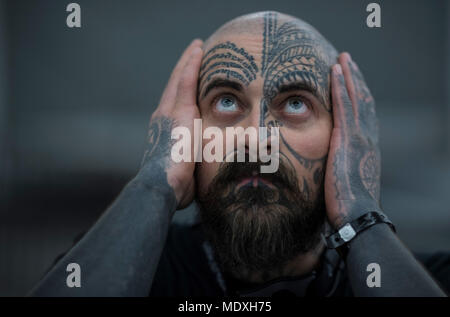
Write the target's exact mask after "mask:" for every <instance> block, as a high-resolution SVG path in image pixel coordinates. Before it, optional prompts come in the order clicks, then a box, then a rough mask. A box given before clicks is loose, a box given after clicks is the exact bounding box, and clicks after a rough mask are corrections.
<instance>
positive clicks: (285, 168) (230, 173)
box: [213, 157, 298, 190]
mask: <svg viewBox="0 0 450 317" xmlns="http://www.w3.org/2000/svg"><path fill="white" fill-rule="evenodd" d="M267 164H270V163H263V162H261V161H257V162H249V160H248V157H246V159H245V162H236V160H235V162H224V163H222V165H221V166H220V167H219V170H218V172H217V175H216V176H215V177H214V180H213V183H214V184H222V185H223V186H224V185H229V184H233V183H237V182H239V180H242V179H243V178H247V177H255V176H258V177H260V178H262V179H264V180H267V181H269V182H270V183H272V184H273V185H274V186H275V187H278V188H286V189H289V190H296V189H297V188H298V179H297V176H296V174H295V171H294V169H293V168H292V167H291V166H290V165H288V164H287V163H286V162H285V161H284V160H282V159H281V158H280V164H279V167H278V170H277V171H276V172H274V173H261V172H260V171H261V166H262V165H267Z"/></svg>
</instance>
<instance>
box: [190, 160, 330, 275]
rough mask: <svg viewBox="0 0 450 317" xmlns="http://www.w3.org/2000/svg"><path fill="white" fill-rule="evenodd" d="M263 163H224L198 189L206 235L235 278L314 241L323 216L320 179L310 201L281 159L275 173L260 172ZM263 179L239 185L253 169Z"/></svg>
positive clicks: (270, 266) (262, 270) (275, 266)
mask: <svg viewBox="0 0 450 317" xmlns="http://www.w3.org/2000/svg"><path fill="white" fill-rule="evenodd" d="M260 166H261V163H252V162H245V163H224V164H223V165H222V166H221V168H220V169H219V172H218V174H217V175H216V177H215V178H214V179H213V181H212V183H211V185H210V186H209V188H208V191H207V193H206V195H197V197H201V198H198V204H199V207H200V217H201V221H202V225H203V229H204V231H205V234H206V238H207V239H208V240H209V242H210V243H211V245H212V246H213V248H214V251H215V254H216V257H217V260H218V262H219V265H220V266H221V268H222V269H223V270H224V271H225V272H227V273H229V274H231V275H233V276H234V277H236V278H244V277H247V276H249V275H250V274H253V273H257V274H258V275H260V274H261V276H268V275H272V274H273V272H276V271H280V270H281V269H282V267H283V266H284V265H285V264H286V263H287V262H288V261H290V260H292V259H294V258H295V257H296V256H298V255H300V254H304V253H306V252H308V251H310V250H312V249H313V248H314V247H315V246H317V244H318V242H319V240H320V232H321V228H322V226H323V224H324V221H325V206H324V195H323V179H321V180H320V183H319V193H318V195H316V196H317V198H316V199H315V200H314V201H310V200H309V199H308V197H309V196H310V195H309V194H308V193H305V192H301V191H300V189H299V187H298V181H297V177H296V175H295V174H294V172H293V171H291V170H289V169H288V168H287V167H286V166H285V165H284V164H283V162H282V161H281V160H280V166H279V169H278V171H277V172H276V173H273V174H259V171H260ZM255 171H256V172H258V174H259V176H262V177H264V178H265V179H267V180H269V181H270V182H271V183H272V184H273V185H274V186H275V188H271V187H269V186H267V185H261V184H260V185H259V186H257V187H253V186H251V185H250V186H243V187H241V188H239V189H236V187H237V184H238V183H239V181H240V180H242V178H243V177H250V176H252V175H253V173H254V172H255Z"/></svg>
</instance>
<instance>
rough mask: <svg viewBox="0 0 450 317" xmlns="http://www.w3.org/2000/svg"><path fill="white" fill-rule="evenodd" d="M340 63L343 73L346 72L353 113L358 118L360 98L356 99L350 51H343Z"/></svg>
mask: <svg viewBox="0 0 450 317" xmlns="http://www.w3.org/2000/svg"><path fill="white" fill-rule="evenodd" d="M338 60H339V64H341V67H342V73H343V74H344V80H345V87H346V88H347V92H348V96H349V97H350V100H351V101H352V106H353V115H354V117H355V118H358V110H359V109H358V100H357V99H356V88H355V82H354V80H353V75H352V70H351V69H350V64H349V63H350V61H351V57H350V54H349V53H342V54H341V55H339V58H338Z"/></svg>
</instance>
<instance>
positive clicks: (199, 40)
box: [191, 38, 203, 45]
mask: <svg viewBox="0 0 450 317" xmlns="http://www.w3.org/2000/svg"><path fill="white" fill-rule="evenodd" d="M202 43H203V41H202V40H201V39H198V38H197V39H194V40H193V41H192V42H191V44H197V45H200V44H202Z"/></svg>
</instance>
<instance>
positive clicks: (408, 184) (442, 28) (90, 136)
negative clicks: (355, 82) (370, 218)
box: [0, 0, 450, 296]
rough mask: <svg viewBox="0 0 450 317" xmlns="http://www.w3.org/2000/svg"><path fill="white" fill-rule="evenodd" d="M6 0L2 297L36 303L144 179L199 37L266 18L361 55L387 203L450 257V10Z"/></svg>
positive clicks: (411, 235) (2, 8) (0, 142)
mask: <svg viewBox="0 0 450 317" xmlns="http://www.w3.org/2000/svg"><path fill="white" fill-rule="evenodd" d="M70 2H71V1H20V0H18V1H1V2H0V185H1V191H0V199H1V205H0V210H1V211H0V295H7V296H10V295H24V294H26V292H28V291H29V290H30V288H31V287H32V286H33V285H34V284H35V283H36V282H37V281H38V279H39V278H40V277H41V276H42V274H43V273H44V271H45V270H46V269H47V268H48V267H49V266H50V264H51V263H52V261H53V260H54V258H55V257H56V256H57V255H58V254H59V253H61V252H63V251H65V250H66V249H67V248H68V247H69V246H70V245H71V241H72V239H73V238H74V237H75V236H76V235H77V234H78V233H79V232H82V231H84V230H86V229H88V228H89V227H90V226H91V225H92V223H93V222H94V221H95V219H97V217H98V216H99V215H100V213H101V212H102V211H103V210H104V209H105V208H106V207H107V206H108V204H109V203H110V202H111V201H112V200H113V199H114V197H115V196H116V195H117V194H118V192H119V191H120V190H121V188H122V187H123V186H124V184H125V183H126V182H127V181H128V180H129V179H130V178H131V177H132V176H133V175H135V173H136V172H137V170H138V167H139V163H140V159H141V156H142V153H143V149H144V146H145V138H146V132H147V131H146V128H147V124H148V119H149V117H150V115H151V113H152V111H153V110H154V109H155V107H156V105H157V102H158V100H159V97H160V94H161V92H162V89H163V87H164V85H165V84H166V81H167V79H168V76H169V74H170V71H171V69H172V67H173V65H174V64H175V63H176V61H177V59H178V57H179V55H180V54H181V52H182V50H183V49H184V47H185V46H186V45H187V44H188V43H189V42H190V41H191V40H192V39H193V38H194V37H200V38H206V37H207V36H208V35H209V34H210V33H212V32H213V31H214V30H215V29H216V28H217V27H219V26H220V25H221V24H223V23H224V22H226V21H227V20H229V19H231V18H233V17H236V16H238V15H241V14H245V13H250V12H254V11H261V10H267V9H272V10H278V11H281V12H284V13H289V14H292V15H295V16H298V17H301V18H303V19H305V20H306V21H308V22H310V23H311V24H312V25H314V26H315V27H316V28H317V29H318V30H319V31H320V32H321V33H322V34H323V35H324V36H325V37H327V38H328V39H329V40H330V41H331V42H332V43H333V44H334V45H335V46H336V48H338V50H340V51H343V50H346V51H349V52H351V53H352V56H353V59H354V60H356V61H357V62H358V64H359V65H360V68H361V69H362V70H363V72H364V74H365V77H366V80H367V82H368V85H369V87H370V88H371V90H372V93H373V95H374V96H375V99H376V101H377V105H378V113H379V118H380V126H381V148H382V157H383V162H382V169H383V170H382V201H383V205H384V207H385V210H386V212H387V213H388V214H389V216H390V217H391V218H392V220H393V221H394V222H395V223H396V225H397V228H398V232H399V235H400V237H401V238H402V239H403V240H404V242H405V243H406V245H407V246H409V247H410V248H411V249H413V250H416V251H430V252H431V251H436V250H450V212H449V209H450V207H449V202H450V164H449V162H450V155H449V153H450V151H449V149H450V122H449V120H450V101H449V92H450V87H449V86H450V81H449V80H450V65H449V64H450V63H449V58H450V43H449V40H450V34H449V30H450V22H449V21H450V3H449V1H440V0H434V1H430V0H428V1H425V0H423V1H411V0H409V1H386V2H385V1H378V3H380V4H381V8H382V28H380V29H369V28H368V27H367V26H366V24H365V20H366V16H367V14H368V13H367V12H366V11H365V8H366V6H367V4H368V3H370V2H371V1H342V0H340V1H333V0H329V1H328V0H327V1H324V0H320V1H318V0H314V1H301V0H295V1H292V0H290V1H282V0H277V1H275V0H268V1H267V0H264V1H262V0H254V1H245V0H239V1H225V0H222V1H211V0H210V1H206V0H205V1H192V0H190V1H171V0H164V1H125V0H124V1H111V0H109V1H99V0H90V1H82V0H79V1H77V2H78V3H79V4H80V5H81V11H82V28H81V29H69V28H68V27H67V26H66V24H65V21H66V17H67V14H68V13H67V12H66V11H65V8H66V6H67V4H68V3H70Z"/></svg>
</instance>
